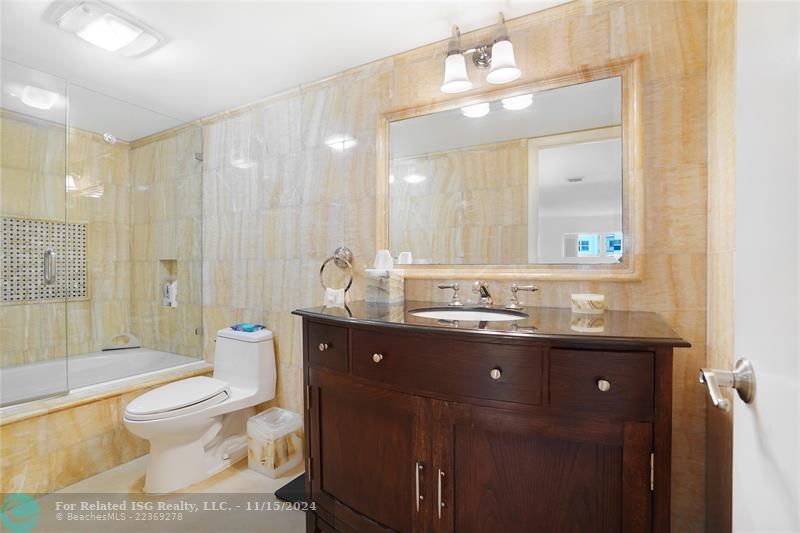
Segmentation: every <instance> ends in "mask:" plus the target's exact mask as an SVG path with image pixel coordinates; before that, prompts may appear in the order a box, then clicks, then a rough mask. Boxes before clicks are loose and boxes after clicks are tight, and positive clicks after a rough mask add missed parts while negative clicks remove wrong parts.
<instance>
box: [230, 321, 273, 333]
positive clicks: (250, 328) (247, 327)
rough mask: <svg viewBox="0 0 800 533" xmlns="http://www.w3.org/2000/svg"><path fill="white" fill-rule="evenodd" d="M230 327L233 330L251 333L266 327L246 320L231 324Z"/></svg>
mask: <svg viewBox="0 0 800 533" xmlns="http://www.w3.org/2000/svg"><path fill="white" fill-rule="evenodd" d="M231 329H232V330H234V331H244V332H245V333H253V332H255V331H259V330H262V329H267V328H266V326H262V325H261V324H250V323H248V322H243V323H241V324H234V325H233V326H231Z"/></svg>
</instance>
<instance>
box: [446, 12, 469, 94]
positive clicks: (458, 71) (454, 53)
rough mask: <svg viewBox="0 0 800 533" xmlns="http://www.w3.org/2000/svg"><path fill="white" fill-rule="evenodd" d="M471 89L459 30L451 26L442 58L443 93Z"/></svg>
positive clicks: (461, 91)
mask: <svg viewBox="0 0 800 533" xmlns="http://www.w3.org/2000/svg"><path fill="white" fill-rule="evenodd" d="M470 89H472V82H471V81H469V76H467V61H466V60H465V59H464V56H463V55H462V52H461V31H460V30H459V29H458V26H453V33H452V35H451V36H450V41H448V43H447V57H445V59H444V83H442V87H441V90H442V92H443V93H463V92H464V91H468V90H470Z"/></svg>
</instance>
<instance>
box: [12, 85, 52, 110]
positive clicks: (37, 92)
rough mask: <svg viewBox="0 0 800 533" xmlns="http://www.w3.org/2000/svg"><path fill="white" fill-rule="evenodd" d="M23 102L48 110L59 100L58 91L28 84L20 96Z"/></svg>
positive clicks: (29, 105)
mask: <svg viewBox="0 0 800 533" xmlns="http://www.w3.org/2000/svg"><path fill="white" fill-rule="evenodd" d="M19 99H20V100H22V103H23V104H25V105H26V106H28V107H33V108H35V109H42V110H48V109H50V108H51V107H53V106H54V105H55V104H56V102H58V93H54V92H53V91H48V90H46V89H41V88H39V87H34V86H32V85H26V86H25V87H23V88H22V94H20V97H19Z"/></svg>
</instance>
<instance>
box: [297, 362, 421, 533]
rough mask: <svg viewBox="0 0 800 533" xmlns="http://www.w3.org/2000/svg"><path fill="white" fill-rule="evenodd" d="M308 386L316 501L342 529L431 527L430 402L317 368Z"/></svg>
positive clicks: (312, 372) (335, 524)
mask: <svg viewBox="0 0 800 533" xmlns="http://www.w3.org/2000/svg"><path fill="white" fill-rule="evenodd" d="M309 385H310V392H311V413H310V420H311V459H312V462H311V471H312V472H311V495H312V499H313V500H314V501H315V502H316V503H317V505H319V506H320V507H322V509H323V511H324V512H325V514H326V515H327V516H328V517H329V518H330V517H332V519H333V525H334V526H335V527H336V528H337V529H341V530H356V531H383V530H394V531H423V530H425V526H426V524H427V523H428V522H427V520H428V516H429V513H428V511H427V509H426V506H425V505H422V504H423V502H424V497H425V485H424V480H425V474H426V472H425V469H426V467H427V464H426V463H427V462H428V461H429V457H430V402H429V401H428V400H425V399H423V398H419V397H416V396H411V395H407V394H401V393H397V392H393V391H387V390H384V389H380V388H377V387H371V386H368V385H363V384H359V383H355V382H354V381H353V380H352V379H351V378H347V377H344V376H340V375H336V374H334V373H331V372H328V371H326V370H321V369H315V368H311V369H310V370H309ZM418 466H419V467H421V468H418ZM417 487H419V495H420V496H423V500H418V499H417V494H418V492H417V491H418V488H417ZM418 504H419V505H418Z"/></svg>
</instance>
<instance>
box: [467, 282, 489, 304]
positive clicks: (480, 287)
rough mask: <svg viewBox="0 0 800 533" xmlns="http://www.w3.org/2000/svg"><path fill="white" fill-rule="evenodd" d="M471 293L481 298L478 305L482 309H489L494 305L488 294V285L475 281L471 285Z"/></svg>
mask: <svg viewBox="0 0 800 533" xmlns="http://www.w3.org/2000/svg"><path fill="white" fill-rule="evenodd" d="M472 292H473V293H475V294H479V295H480V297H481V302H480V305H481V306H482V307H491V306H492V304H493V303H494V302H493V301H492V294H491V293H490V292H489V285H487V284H486V283H485V282H483V281H476V282H475V283H474V284H473V285H472Z"/></svg>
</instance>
